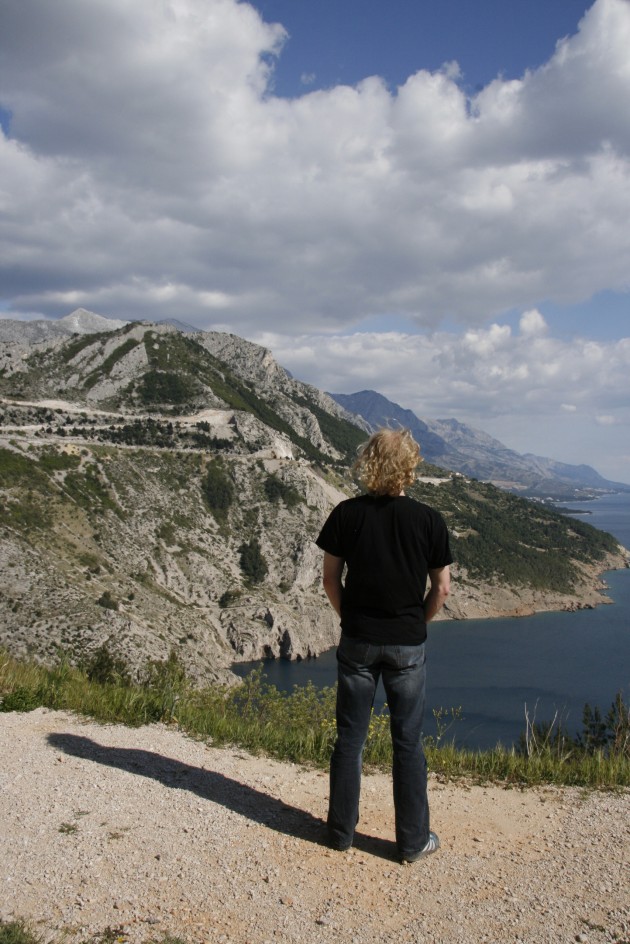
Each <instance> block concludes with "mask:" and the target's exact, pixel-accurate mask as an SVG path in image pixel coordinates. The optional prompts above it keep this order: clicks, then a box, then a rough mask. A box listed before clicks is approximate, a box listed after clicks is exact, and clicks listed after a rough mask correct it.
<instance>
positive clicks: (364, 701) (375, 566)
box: [316, 429, 452, 862]
mask: <svg viewBox="0 0 630 944" xmlns="http://www.w3.org/2000/svg"><path fill="white" fill-rule="evenodd" d="M420 461H421V459H420V450H419V447H418V444H417V443H416V442H415V441H414V439H413V437H412V435H411V433H410V432H409V431H408V430H404V429H403V430H391V429H383V430H380V431H379V432H377V433H375V434H374V435H373V436H372V437H371V438H370V440H369V442H368V443H367V445H366V446H365V447H364V449H363V450H362V452H361V453H360V455H359V458H358V459H357V462H356V463H355V470H356V471H357V473H358V476H359V479H360V481H361V483H362V484H363V486H364V487H365V488H366V490H367V494H365V495H361V496H359V497H357V498H351V499H348V500H347V501H343V502H341V504H339V505H337V507H336V508H335V509H333V511H332V512H331V514H330V516H329V518H328V520H327V521H326V523H325V524H324V527H323V528H322V531H321V533H320V535H319V537H318V538H317V542H316V543H317V545H318V547H320V548H321V549H322V550H323V551H324V575H323V582H324V589H325V591H326V594H327V596H328V599H329V600H330V603H331V605H332V606H333V608H334V610H335V611H336V613H337V614H338V615H339V617H340V619H341V640H340V643H339V647H338V649H337V669H338V673H337V741H336V743H335V748H334V751H333V755H332V759H331V764H330V803H329V810H328V834H329V840H330V844H331V846H333V848H335V849H339V850H345V849H349V848H350V846H351V845H352V840H353V836H354V829H355V826H356V823H357V821H358V817H359V795H360V791H361V763H362V755H363V746H364V744H365V740H366V737H367V732H368V726H369V723H370V715H371V709H372V705H373V702H374V694H375V691H376V686H377V684H378V680H379V678H380V677H381V676H382V678H383V684H384V686H385V692H386V695H387V704H388V706H389V712H390V726H391V735H392V747H393V758H394V759H393V771H392V772H393V783H394V808H395V816H396V845H397V849H398V854H399V857H400V859H401V861H402V862H415V861H416V860H417V859H420V858H422V857H424V856H426V855H429V854H430V853H431V852H434V851H435V850H436V849H438V848H439V845H440V842H439V839H438V837H437V836H436V834H435V833H433V832H431V831H430V829H429V806H428V801H427V769H426V760H425V756H424V751H423V749H422V741H421V735H422V722H423V717H424V702H425V640H426V637H427V628H426V624H427V623H428V622H429V620H431V619H432V618H433V617H434V616H435V615H436V613H438V612H439V610H440V609H441V607H442V605H443V604H444V601H445V600H446V597H447V595H448V592H449V587H450V571H449V564H451V563H452V557H451V553H450V548H449V540H448V532H447V530H446V525H445V524H444V521H443V519H442V517H441V516H440V515H439V514H438V512H436V511H434V510H433V509H432V508H430V507H429V506H428V505H424V504H422V503H421V502H417V501H415V500H414V499H412V498H409V497H407V496H406V495H405V492H404V489H405V486H407V485H411V484H412V482H414V481H415V470H416V467H417V465H418V463H419V462H420ZM344 566H346V567H347V573H346V578H345V583H344V582H342V574H343V570H344ZM427 580H428V583H429V592H428V593H427V594H426V596H425V593H426V587H427Z"/></svg>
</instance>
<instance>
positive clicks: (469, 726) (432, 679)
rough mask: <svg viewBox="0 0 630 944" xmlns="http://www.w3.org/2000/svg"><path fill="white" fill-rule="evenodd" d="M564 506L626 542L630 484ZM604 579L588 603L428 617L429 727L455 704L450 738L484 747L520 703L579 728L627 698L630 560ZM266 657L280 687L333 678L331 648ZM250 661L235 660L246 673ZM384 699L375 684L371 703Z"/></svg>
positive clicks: (513, 724) (515, 723)
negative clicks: (604, 600) (506, 615)
mask: <svg viewBox="0 0 630 944" xmlns="http://www.w3.org/2000/svg"><path fill="white" fill-rule="evenodd" d="M563 507H565V508H567V509H570V510H572V512H573V513H574V514H575V516H576V517H579V518H580V519H581V520H584V521H587V522H588V523H589V524H592V525H594V526H595V527H599V528H601V529H603V530H605V531H609V532H610V533H611V534H614V535H615V537H616V538H617V539H618V540H619V542H620V543H621V544H623V545H624V546H625V547H630V494H615V495H606V496H604V497H602V498H600V499H597V500H595V501H591V502H577V503H573V504H564V505H563ZM579 511H588V512H590V513H589V514H587V515H581V514H580V515H578V514H577V513H576V512H579ZM606 581H607V583H608V585H609V589H608V591H607V595H608V596H610V597H611V598H612V599H613V600H614V603H612V604H609V605H604V604H603V605H602V606H599V607H597V608H596V609H594V610H580V611H578V612H576V613H539V614H537V615H535V616H527V617H518V618H510V619H492V620H464V621H461V620H443V621H437V622H435V623H432V624H431V626H430V630H429V640H428V643H427V652H428V659H427V665H428V668H427V712H426V722H425V733H427V734H433V735H435V734H436V723H435V717H434V712H435V711H438V710H439V709H440V708H441V707H442V708H446V709H450V708H461V714H462V720H461V721H457V722H455V723H454V724H453V726H452V727H451V728H450V730H449V731H448V732H447V734H446V739H447V740H451V739H453V740H455V742H456V743H457V744H458V745H460V746H462V747H469V748H472V749H481V750H484V749H487V748H491V747H494V746H495V744H497V743H498V742H501V743H502V744H504V745H506V746H509V745H511V744H514V743H516V742H517V741H518V738H519V735H520V734H521V732H522V731H524V730H525V712H526V711H527V712H528V714H529V717H530V719H535V720H538V721H549V720H551V719H552V718H553V717H554V716H557V717H558V718H559V719H560V720H561V721H562V723H563V724H564V725H565V726H566V727H567V728H568V730H569V731H570V732H572V733H575V732H576V731H578V730H580V728H581V720H582V711H583V707H584V704H585V703H586V702H588V703H589V704H591V705H599V706H600V708H601V709H602V710H603V711H607V710H608V708H609V707H610V705H611V703H612V701H613V698H614V697H615V694H616V693H617V692H619V691H620V692H621V693H622V695H623V697H624V699H625V701H626V702H628V701H630V570H627V569H626V570H620V571H612V572H609V573H607V574H606ZM259 664H260V663H256V665H259ZM263 666H264V673H265V675H266V677H267V681H268V682H269V683H271V684H273V685H276V686H277V687H278V688H279V689H281V690H284V691H290V690H291V689H292V688H293V686H294V685H304V684H306V683H307V682H309V681H311V682H313V684H314V685H316V686H318V687H323V686H328V685H334V683H335V678H336V658H335V650H334V649H332V650H330V651H328V652H326V653H323V654H322V655H321V656H319V657H318V658H317V659H309V660H305V661H303V662H288V661H287V660H283V659H277V660H271V661H265V662H264V663H263ZM252 667H253V666H252V664H251V663H248V664H240V665H235V666H233V669H234V671H235V672H237V674H239V675H246V674H247V673H248V672H249V671H251V669H252ZM383 701H384V693H383V691H382V688H381V687H380V686H379V690H378V692H377V698H376V702H375V707H376V708H377V709H378V708H380V707H381V706H382V704H383Z"/></svg>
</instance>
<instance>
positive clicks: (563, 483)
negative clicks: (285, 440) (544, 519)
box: [331, 390, 630, 501]
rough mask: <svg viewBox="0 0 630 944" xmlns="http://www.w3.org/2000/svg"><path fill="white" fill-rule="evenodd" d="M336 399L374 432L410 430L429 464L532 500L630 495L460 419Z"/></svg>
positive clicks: (366, 397)
mask: <svg viewBox="0 0 630 944" xmlns="http://www.w3.org/2000/svg"><path fill="white" fill-rule="evenodd" d="M331 397H332V398H333V399H334V400H335V401H336V402H337V403H339V404H340V405H341V406H343V407H345V409H347V410H348V411H349V412H351V413H356V414H358V415H359V416H361V417H362V418H363V419H364V420H365V421H366V423H368V424H369V426H370V428H371V429H376V428H378V427H380V426H388V425H402V426H406V427H408V428H409V429H411V431H412V432H413V434H414V435H415V436H416V438H417V439H418V441H419V442H420V443H421V444H422V453H423V455H424V457H425V458H426V459H427V460H428V461H429V462H431V463H434V464H435V465H439V466H441V467H443V468H445V469H450V470H452V471H454V472H461V473H462V474H463V475H467V476H470V477H471V478H476V479H480V480H481V481H484V482H492V484H494V485H496V486H497V487H499V488H505V489H509V490H511V491H513V492H515V493H517V494H521V495H523V496H524V497H527V498H552V499H555V500H562V501H570V500H573V499H580V498H592V497H594V496H596V495H601V494H606V493H610V492H627V491H630V485H625V484H623V483H620V482H611V481H609V480H608V479H605V478H604V477H603V476H601V475H600V474H599V473H598V472H597V471H596V470H595V469H593V468H592V467H591V466H588V465H569V464H567V463H563V462H557V461H556V460H554V459H548V458H544V457H542V456H536V455H533V454H531V453H525V454H521V453H518V452H516V451H515V450H513V449H509V448H508V447H507V446H504V445H503V443H501V442H499V440H497V439H494V438H493V437H492V436H489V435H488V434H487V433H485V432H483V431H482V430H479V429H474V428H473V427H471V426H467V425H465V424H464V423H460V422H459V421H458V420H456V419H444V420H424V419H420V418H419V417H418V416H416V415H415V413H413V412H412V411H411V410H407V409H405V408H403V407H401V406H399V404H397V403H394V402H393V401H391V400H388V399H387V398H386V397H384V396H383V395H382V394H380V393H377V392H376V391H374V390H362V391H360V392H358V393H350V394H341V393H331Z"/></svg>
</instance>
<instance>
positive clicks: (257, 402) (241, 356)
mask: <svg viewBox="0 0 630 944" xmlns="http://www.w3.org/2000/svg"><path fill="white" fill-rule="evenodd" d="M74 314H76V313H74ZM88 314H89V313H85V314H83V313H78V314H77V315H76V319H75V321H74V322H73V325H72V326H73V327H75V328H77V327H78V328H79V330H75V331H71V332H70V333H68V334H67V335H66V336H65V337H64V336H61V335H53V334H49V335H48V336H47V337H46V338H45V339H43V340H42V337H41V335H38V336H37V337H34V336H33V335H32V332H31V331H30V329H29V326H28V325H26V327H25V328H24V331H23V333H22V334H21V335H20V331H19V326H20V324H23V323H18V324H17V327H16V326H15V325H14V326H10V328H11V330H10V331H9V332H8V333H9V334H10V335H11V337H10V339H9V340H5V341H4V342H0V365H2V368H1V369H0V569H1V572H2V583H1V585H0V645H1V646H4V647H6V648H7V649H8V650H9V651H10V652H12V653H13V654H15V655H18V656H19V655H30V656H34V657H37V658H39V659H42V660H45V661H47V662H51V661H53V660H55V659H57V658H58V657H59V654H60V653H64V654H65V655H66V656H67V657H68V658H70V659H71V660H73V661H81V660H84V661H85V660H86V659H89V658H90V657H91V656H92V655H93V654H94V653H95V652H96V651H97V650H98V649H99V647H101V646H103V645H104V646H106V647H107V648H108V649H109V650H110V651H112V652H113V654H114V655H115V656H116V657H120V658H124V659H125V661H126V662H127V663H128V665H129V666H130V667H132V668H134V669H137V670H140V669H141V667H142V666H143V665H144V664H145V663H146V661H147V660H148V659H153V660H156V659H164V658H166V657H167V656H168V654H169V652H170V651H172V650H176V651H177V653H178V654H179V656H180V658H181V660H182V662H183V663H184V665H185V666H186V668H187V670H188V671H189V673H190V674H191V675H192V676H193V677H196V678H200V679H202V678H203V679H215V680H220V681H229V680H230V679H231V680H232V681H233V680H234V679H233V677H232V676H231V674H230V670H229V667H230V664H231V663H232V662H233V661H239V660H243V661H247V660H252V659H259V658H263V657H278V656H280V657H285V658H306V657H308V656H312V655H316V654H318V653H319V652H322V651H323V650H324V649H327V648H329V647H330V646H331V645H333V644H334V642H335V641H336V638H337V635H338V626H337V620H336V618H335V617H334V614H333V612H332V610H331V608H330V607H329V605H328V604H327V601H326V598H325V595H324V592H323V589H322V587H321V554H320V552H319V551H318V550H317V548H316V546H315V544H314V538H315V537H316V535H317V533H318V531H319V529H320V527H321V525H322V524H323V522H324V520H325V518H326V516H327V514H328V513H329V511H330V509H331V508H332V507H333V506H334V505H335V504H336V503H337V502H339V501H340V500H342V499H343V498H345V497H347V496H349V495H352V494H354V493H355V491H356V487H355V486H354V485H353V483H352V481H351V478H350V475H349V464H350V461H351V458H352V456H353V455H354V454H355V452H356V447H357V445H358V444H359V443H360V442H362V441H364V440H365V435H366V427H367V424H366V422H365V421H361V423H362V426H361V427H359V426H357V425H356V423H353V422H350V420H349V414H348V413H347V411H346V410H345V409H344V408H343V407H342V406H341V405H339V404H337V403H336V402H335V401H334V400H333V399H331V398H330V397H329V396H328V395H327V394H325V393H323V392H322V391H320V390H318V389H317V388H315V387H312V386H310V385H307V384H303V383H300V382H299V381H297V380H295V379H294V378H292V377H291V376H290V375H289V374H288V373H287V372H286V371H285V370H284V369H283V368H282V367H280V365H278V364H277V363H276V361H275V360H274V358H273V356H272V355H271V352H269V351H268V350H267V349H265V348H263V347H260V346H259V345H255V344H251V343H250V342H248V341H245V340H243V339H242V338H238V337H237V336H236V335H233V334H222V333H219V332H195V333H194V334H188V333H184V332H182V331H179V330H178V329H177V328H176V327H175V326H173V325H171V324H155V323H151V322H129V323H126V324H125V323H123V324H122V325H119V326H118V327H114V328H113V329H110V330H106V331H105V330H101V329H102V324H101V323H100V322H99V321H98V320H96V321H95V320H94V316H92V315H89V317H88ZM95 317H97V318H98V316H95ZM62 320H63V319H62ZM30 324H31V325H32V324H33V323H32V322H31V323H30ZM108 327H109V326H108ZM5 328H6V326H5ZM425 438H426V437H425ZM411 494H413V495H414V496H415V497H417V498H418V499H420V500H423V501H426V502H428V503H429V504H431V505H433V506H434V507H436V508H438V509H439V510H440V511H441V512H442V513H443V514H444V516H445V518H446V520H447V523H448V525H449V528H450V530H451V534H452V536H453V545H454V554H455V557H456V560H457V564H456V565H455V566H454V568H453V588H454V592H453V594H452V596H451V598H449V603H448V610H447V611H446V615H449V616H451V617H453V618H467V617H474V616H490V615H503V614H510V615H518V614H524V613H528V612H532V611H534V610H541V609H575V608H578V607H581V606H592V605H595V604H596V603H598V602H602V599H603V598H602V596H601V589H602V584H601V581H600V580H599V578H598V574H599V573H601V572H602V571H604V570H607V569H613V568H615V567H622V566H624V565H625V561H626V556H625V555H624V553H623V551H622V550H621V549H620V548H619V547H618V545H617V542H616V541H615V540H614V539H613V538H612V537H611V536H610V535H605V534H603V533H602V532H599V531H596V530H595V529H593V528H591V527H589V525H587V524H586V523H583V522H581V521H580V522H577V521H574V520H573V519H567V518H565V517H563V516H562V515H559V514H556V513H555V512H553V511H551V510H549V509H547V508H544V507H543V506H542V505H536V506H532V504H531V503H529V502H524V501H522V500H521V499H520V498H517V497H514V496H513V495H510V494H508V493H506V492H500V491H498V490H497V489H496V488H494V487H493V486H492V485H485V484H483V483H481V482H476V481H470V480H468V479H467V478H465V477H464V476H462V475H460V474H455V473H452V472H449V471H445V470H444V469H440V468H438V467H435V466H429V465H428V464H425V466H423V476H422V478H421V479H420V480H419V481H418V483H417V484H416V485H414V486H413V488H412V490H411Z"/></svg>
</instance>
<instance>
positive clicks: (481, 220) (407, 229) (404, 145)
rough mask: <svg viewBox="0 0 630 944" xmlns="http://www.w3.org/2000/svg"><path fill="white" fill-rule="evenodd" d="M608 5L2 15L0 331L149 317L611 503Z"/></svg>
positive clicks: (444, 4)
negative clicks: (44, 322)
mask: <svg viewBox="0 0 630 944" xmlns="http://www.w3.org/2000/svg"><path fill="white" fill-rule="evenodd" d="M629 49H630V0H594V2H589V0H553V2H549V0H476V2H475V3H471V2H470V0H389V2H388V3H387V4H385V3H383V2H382V0H317V2H315V0H258V2H252V3H246V2H237V0H134V3H129V2H128V0H90V2H89V3H86V2H85V0H55V2H54V3H50V0H3V2H2V5H1V7H0V126H1V131H0V317H5V318H19V319H27V320H30V319H33V318H59V317H62V316H64V315H66V314H68V313H70V312H71V311H73V310H74V309H76V308H78V307H84V308H87V309H89V310H91V311H94V312H97V313H98V314H101V315H105V316H107V317H111V318H122V319H135V318H144V319H149V320H161V319H165V318H177V319H179V320H180V321H183V322H185V323H188V324H190V325H194V326H196V327H200V328H203V329H206V330H210V329H212V330H226V331H231V332H233V333H235V334H238V335H240V336H242V337H245V338H248V339H250V340H252V341H256V342H258V343H262V344H265V345H266V346H267V347H269V348H270V349H271V350H272V351H273V353H274V355H275V357H276V359H277V360H278V361H279V362H280V363H281V364H283V365H284V366H285V367H287V368H288V369H289V370H290V371H291V372H292V373H293V374H294V376H296V377H298V378H299V379H301V380H305V381H307V382H309V383H312V384H315V385H316V386H317V387H319V388H321V389H324V390H328V391H332V392H340V393H350V392H354V391H358V390H363V389H375V390H378V391H379V392H380V393H382V394H384V395H385V396H387V397H389V398H390V399H392V400H394V401H395V402H397V403H399V404H400V405H401V406H403V407H405V408H408V409H412V410H414V412H416V413H417V414H418V416H420V417H421V418H424V419H436V418H447V417H455V418H457V419H459V420H460V421H461V422H464V423H467V424H469V425H471V426H474V427H476V428H478V429H482V430H485V431H486V432H487V433H489V434H491V435H493V436H496V437H497V438H498V439H500V440H501V441H502V442H504V443H505V444H506V445H507V446H509V447H511V448H513V449H516V450H518V451H519V452H528V453H534V454H536V455H542V456H549V457H551V458H554V459H557V460H560V461H564V462H570V463H588V464H589V465H592V466H594V467H595V468H596V469H597V470H598V471H599V472H601V473H602V474H603V475H605V476H606V477H608V478H610V479H613V480H615V481H621V482H628V483H630V436H629V431H630V265H629V263H630V226H629V225H628V220H629V219H630V56H629V55H628V50H629Z"/></svg>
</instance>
